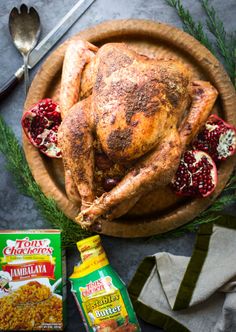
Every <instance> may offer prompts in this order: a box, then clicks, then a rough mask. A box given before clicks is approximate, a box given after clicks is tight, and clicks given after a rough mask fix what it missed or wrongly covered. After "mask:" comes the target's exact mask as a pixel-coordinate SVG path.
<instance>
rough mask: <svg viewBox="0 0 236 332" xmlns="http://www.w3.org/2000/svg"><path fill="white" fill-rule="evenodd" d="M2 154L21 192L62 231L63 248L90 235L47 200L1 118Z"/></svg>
mask: <svg viewBox="0 0 236 332" xmlns="http://www.w3.org/2000/svg"><path fill="white" fill-rule="evenodd" d="M0 152H1V153H2V154H3V155H4V156H5V158H6V168H7V169H8V170H9V171H10V172H11V174H12V176H13V180H14V182H15V184H16V186H17V188H18V189H19V190H20V192H21V193H22V194H24V195H26V196H29V197H32V198H33V199H34V201H35V203H36V206H37V208H38V209H39V210H40V212H41V214H42V216H44V217H45V219H47V220H48V221H49V222H50V223H51V225H52V226H53V227H56V228H59V229H61V230H62V242H63V246H65V247H68V246H72V245H74V243H76V242H77V241H78V240H80V239H82V238H84V237H86V236H88V235H89V234H90V233H89V232H87V231H85V230H83V229H82V228H81V227H80V226H79V225H77V224H76V223H74V222H72V221H71V220H70V219H69V218H67V216H66V215H65V214H63V212H61V211H60V210H59V209H58V207H57V205H56V202H55V201H54V200H53V199H51V198H47V197H46V196H45V195H44V194H43V193H42V191H41V189H40V188H39V186H38V184H37V183H36V182H35V180H34V178H33V177H32V174H31V171H30V169H29V166H28V164H27V161H26V159H25V156H24V153H23V150H22V148H21V146H20V145H19V143H18V141H17V138H16V136H15V135H14V133H13V131H12V130H11V128H9V127H8V126H7V125H6V123H5V121H4V120H3V118H2V117H1V116H0Z"/></svg>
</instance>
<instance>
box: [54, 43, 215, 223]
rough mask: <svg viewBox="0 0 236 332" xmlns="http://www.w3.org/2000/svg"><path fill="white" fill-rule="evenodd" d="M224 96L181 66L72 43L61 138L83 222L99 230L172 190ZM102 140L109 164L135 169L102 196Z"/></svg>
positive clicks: (70, 191)
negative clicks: (97, 172) (151, 195)
mask: <svg viewBox="0 0 236 332" xmlns="http://www.w3.org/2000/svg"><path fill="white" fill-rule="evenodd" d="M216 97H217V91H216V89H215V88H214V87H213V86H212V85H211V84H210V83H209V82H205V81H192V79H191V75H190V72H189V70H188V68H187V67H186V66H185V65H184V64H183V63H181V62H179V61H177V60H171V59H151V58H148V57H147V56H144V55H141V54H138V53H136V52H135V51H134V50H132V49H131V48H129V47H128V46H127V45H126V44H122V43H108V44H105V45H103V46H102V47H101V48H100V49H97V47H96V46H94V45H92V44H90V43H88V42H85V41H81V40H77V41H72V42H71V43H70V44H69V45H68V47H67V50H66V54H65V58H64V64H63V71H62V80H61V92H60V106H61V111H62V118H63V120H62V124H61V126H60V128H59V137H58V138H59V146H60V148H61V151H62V157H63V162H64V168H65V184H66V191H67V195H68V198H69V199H70V200H71V201H73V202H76V203H77V204H81V211H80V213H79V215H78V216H77V217H76V221H77V222H78V223H79V224H80V225H81V226H82V227H83V228H90V227H91V226H92V225H93V224H96V225H97V226H98V225H99V223H100V221H101V220H102V218H103V219H111V218H114V217H117V216H120V215H123V214H125V213H126V212H127V211H128V210H129V209H130V208H131V207H132V206H133V205H134V204H135V203H136V202H137V201H138V200H139V199H140V197H141V196H142V195H144V194H145V193H147V192H150V191H151V190H153V189H154V188H155V187H157V186H163V185H166V184H168V183H169V182H170V181H171V179H172V177H173V175H174V174H175V172H176V170H177V168H178V165H179V161H180V157H181V155H182V153H183V151H184V150H185V148H186V146H187V145H188V144H189V143H190V142H191V140H192V139H193V137H194V136H195V135H196V134H197V133H198V131H199V129H200V127H201V126H202V125H203V123H204V122H205V121H206V119H207V118H208V115H209V113H210V111H211V109H212V107H213V105H214V102H215V100H216ZM95 140H97V141H99V143H100V145H101V148H102V150H103V152H104V153H105V155H106V156H107V157H108V159H109V160H112V161H113V162H116V163H117V164H122V165H126V164H127V165H131V166H130V168H129V171H128V172H127V174H126V175H125V176H124V177H123V179H122V180H121V181H120V182H119V183H118V184H117V185H116V186H115V187H114V188H113V189H112V190H110V191H109V192H106V193H103V194H102V195H101V196H100V197H96V193H95V190H94V188H95V185H94V168H95V166H94V141H95Z"/></svg>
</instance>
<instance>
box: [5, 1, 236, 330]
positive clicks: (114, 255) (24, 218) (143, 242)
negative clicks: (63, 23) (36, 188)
mask: <svg viewBox="0 0 236 332" xmlns="http://www.w3.org/2000/svg"><path fill="white" fill-rule="evenodd" d="M210 2H211V3H212V4H213V5H214V7H215V8H216V10H217V12H218V14H219V15H220V17H221V19H222V20H223V21H224V22H225V27H226V30H227V31H234V30H235V29H236V24H235V17H236V1H235V0H227V1H224V2H223V1H221V0H214V1H210ZM21 3H22V1H17V0H7V1H6V0H0V68H1V70H0V84H1V83H3V82H4V80H6V79H7V78H8V77H9V75H10V74H13V73H14V72H15V71H16V70H17V69H18V67H20V66H21V64H22V59H21V56H20V54H19V53H18V52H17V51H16V49H15V47H14V46H13V44H12V43H11V38H10V35H9V32H8V15H9V12H10V10H11V8H12V7H13V6H16V5H20V4H21ZM25 3H26V4H29V5H33V6H35V7H36V9H37V10H38V12H39V14H40V17H41V22H42V28H43V31H42V34H41V38H42V37H44V36H45V35H46V34H47V33H48V32H49V31H50V30H51V29H52V28H53V27H54V25H55V24H56V23H57V20H58V19H60V18H61V17H63V16H64V14H65V13H67V12H68V10H69V9H70V8H71V7H72V6H73V5H74V4H75V3H76V0H26V1H25ZM183 4H184V5H185V6H186V7H188V8H189V9H190V11H191V13H192V14H193V16H194V17H195V18H196V19H197V20H201V19H202V18H203V11H202V9H201V6H200V3H199V1H193V0H192V1H190V0H189V1H187V0H184V1H183ZM122 18H145V19H152V20H156V21H161V22H165V23H169V24H172V25H175V26H177V27H179V28H181V26H182V25H181V22H180V20H179V18H178V16H177V14H176V13H175V11H174V10H173V9H172V8H170V7H169V6H168V5H167V4H166V2H165V1H164V0H96V1H95V3H94V4H93V5H92V6H91V8H90V9H89V10H88V11H87V12H86V13H85V14H84V16H83V17H82V18H80V19H79V21H77V22H76V23H75V24H74V26H73V27H72V28H71V29H70V30H69V32H67V34H66V35H65V36H64V37H63V39H62V40H61V41H60V42H59V43H61V42H62V41H63V40H65V39H67V38H68V37H69V36H72V35H74V34H76V33H77V32H78V31H80V30H82V29H85V28H87V27H90V26H92V25H94V24H97V23H100V22H102V21H104V20H110V19H122ZM39 67H40V64H38V65H37V67H36V68H35V69H34V70H33V71H32V72H31V73H30V78H31V79H33V77H34V75H35V73H36V71H37V70H38V69H39ZM24 99H25V96H24V86H23V84H20V85H19V86H18V87H17V88H16V89H15V90H14V91H13V92H12V93H11V95H10V96H9V97H8V98H6V99H5V100H4V101H3V102H1V106H0V107H1V114H2V115H3V117H4V119H5V120H6V122H7V123H8V124H9V126H11V128H13V130H14V132H15V133H16V136H17V137H18V138H19V140H21V128H20V118H21V113H22V108H23V104H24ZM0 171H1V176H0V228H1V229H6V228H11V229H16V228H50V224H49V223H48V222H47V221H45V220H44V219H43V218H42V217H41V216H40V214H39V213H38V211H37V210H36V209H35V207H34V202H33V201H32V200H31V199H30V198H27V197H24V196H22V195H20V194H19V192H18V190H17V189H16V187H15V185H14V183H13V181H12V176H11V174H10V173H9V172H7V170H6V169H5V160H4V157H3V156H2V155H0ZM103 244H104V247H105V250H106V252H107V255H108V257H109V260H110V262H111V264H112V265H113V267H114V268H115V269H116V270H117V272H118V273H119V274H120V276H121V277H122V278H123V280H124V281H125V282H126V283H128V282H129V281H130V280H131V278H132V276H133V274H134V272H135V270H136V268H137V266H138V264H139V263H140V262H141V260H142V259H143V258H144V257H145V256H147V255H150V254H154V253H155V252H160V251H168V252H171V253H174V254H176V255H186V256H188V255H191V251H192V247H193V244H194V235H192V234H188V235H185V236H182V237H181V238H168V239H163V240H154V239H152V240H150V239H149V240H147V239H135V240H124V239H117V238H109V237H106V236H103ZM77 260H78V254H77V252H76V249H73V250H69V251H68V252H67V267H68V275H69V274H70V273H71V272H72V268H73V265H74V264H75V263H76V262H77ZM67 311H68V324H67V329H66V331H68V332H84V331H85V328H84V327H83V324H82V321H81V319H80V316H79V313H78V310H77V308H76V307H75V304H74V301H73V299H72V297H71V294H70V292H69V294H68V301H67ZM140 323H141V327H142V330H143V331H144V332H154V331H155V332H158V331H162V330H161V329H158V328H157V327H153V326H150V325H148V324H146V323H144V322H142V321H141V322H140ZM173 332H175V331H173Z"/></svg>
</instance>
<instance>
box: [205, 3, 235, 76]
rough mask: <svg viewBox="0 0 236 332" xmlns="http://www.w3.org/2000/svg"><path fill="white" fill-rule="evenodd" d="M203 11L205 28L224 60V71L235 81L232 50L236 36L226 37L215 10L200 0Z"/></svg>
mask: <svg viewBox="0 0 236 332" xmlns="http://www.w3.org/2000/svg"><path fill="white" fill-rule="evenodd" d="M201 4H202V7H203V9H204V10H205V12H206V14H207V17H208V18H207V21H206V23H207V27H208V29H209V31H210V32H211V33H212V34H213V36H215V38H216V44H217V48H218V51H219V53H220V54H221V56H222V57H223V59H224V62H225V67H226V70H227V72H228V74H229V76H230V77H231V79H232V81H234V79H235V61H234V49H235V47H236V34H235V33H233V34H230V35H229V36H227V34H226V32H225V28H224V24H223V22H222V21H221V19H220V18H219V16H218V15H217V14H216V11H215V9H214V8H213V7H212V6H210V5H209V1H208V0H201Z"/></svg>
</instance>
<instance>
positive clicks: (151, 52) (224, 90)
mask: <svg viewBox="0 0 236 332" xmlns="http://www.w3.org/2000/svg"><path fill="white" fill-rule="evenodd" d="M73 38H78V39H85V40H88V41H90V42H91V43H94V44H95V45H97V46H101V45H103V44H105V43H108V42H125V43H127V44H128V45H129V46H130V47H132V48H133V49H135V50H136V51H138V52H139V53H142V54H145V55H148V56H150V57H156V58H163V57H165V58H176V59H179V60H180V61H182V62H183V63H185V64H186V65H187V66H188V67H189V69H190V70H191V72H192V77H193V79H202V80H206V81H210V82H211V83H212V84H213V85H214V86H215V87H216V89H217V90H218V91H219V98H218V100H217V102H216V105H215V106H214V109H213V112H217V113H218V114H220V116H221V117H223V118H224V119H226V121H228V122H230V123H232V124H234V125H235V124H236V112H235V111H236V110H235V107H236V95H235V90H234V87H233V85H232V84H231V82H230V79H229V77H228V76H227V74H226V72H225V71H224V69H223V67H222V66H221V64H220V63H219V62H218V61H217V60H216V59H215V57H214V56H213V55H212V54H211V53H210V52H209V51H208V50H207V49H206V48H205V47H203V46H202V45H201V44H200V43H199V42H198V41H196V40H195V39H194V38H192V37H191V36H190V35H188V34H186V33H184V32H183V31H181V30H178V29H177V28H174V27H172V26H169V25H166V24H162V23H157V22H152V21H147V20H117V21H108V22H104V23H102V24H100V25H97V26H94V27H92V28H89V29H87V30H85V31H82V32H80V33H79V34H78V35H76V36H75V37H73ZM67 44H68V42H65V43H63V44H62V45H61V46H60V47H58V48H57V49H56V50H55V51H54V52H53V53H52V54H51V55H50V56H49V57H48V58H47V59H46V61H45V62H44V64H43V65H42V67H41V69H40V70H39V72H38V73H37V75H36V76H35V78H34V80H33V83H32V85H31V88H30V90H29V93H28V96H27V99H26V102H25V110H27V109H29V107H30V106H31V105H32V104H34V103H36V102H37V101H38V100H40V99H42V98H45V97H52V98H54V99H55V100H57V99H58V94H59V88H60V77H61V69H62V63H63V58H64V52H65V49H66V46H67ZM23 147H24V151H25V155H26V158H27V161H28V164H29V166H30V169H31V171H32V173H33V176H34V178H35V180H36V182H37V183H38V184H39V186H40V187H41V189H42V191H43V192H44V193H45V194H46V195H47V196H48V197H52V198H53V199H54V200H55V201H56V202H57V204H58V207H59V208H60V209H61V210H62V211H63V212H64V213H65V214H66V215H67V216H68V217H69V218H71V219H72V220H73V219H74V218H75V216H76V215H77V213H78V212H79V207H77V206H74V205H73V204H72V203H71V202H70V201H69V200H68V199H67V197H66V194H65V188H64V174H63V166H62V161H61V160H55V159H50V158H47V157H45V156H43V155H42V154H41V153H39V151H38V150H37V149H35V148H34V147H33V146H32V145H31V144H30V143H29V142H28V140H27V138H26V137H25V135H23ZM234 165H235V158H230V159H229V160H227V161H225V162H223V163H222V164H221V165H220V168H219V175H218V179H219V181H218V185H217V188H216V190H215V192H214V193H213V194H212V195H211V196H210V197H208V198H204V199H192V200H191V199H188V200H186V199H181V198H179V197H177V196H176V195H175V194H174V193H173V192H172V191H171V190H170V189H169V188H168V187H166V188H160V189H157V190H156V191H155V192H152V193H149V194H147V195H145V197H142V198H141V200H140V201H139V202H138V203H137V204H136V206H135V207H134V208H133V209H132V210H131V211H130V212H129V214H128V215H125V216H123V217H122V218H119V219H117V220H113V221H111V222H103V224H102V233H103V234H106V235H111V236H117V237H142V236H151V235H155V234H159V233H163V232H166V231H169V230H171V229H174V228H177V227H179V226H181V225H183V224H185V223H187V222H189V221H190V220H192V219H193V218H194V217H196V216H197V215H198V214H199V213H200V212H201V211H203V210H204V209H206V208H207V207H208V206H209V205H210V204H211V203H212V201H213V200H214V199H215V198H216V197H217V196H218V195H219V193H220V192H221V191H222V190H223V188H224V187H225V185H226V183H227V181H228V179H229V176H230V174H231V173H232V171H233V168H234ZM72 222H73V221H72Z"/></svg>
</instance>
